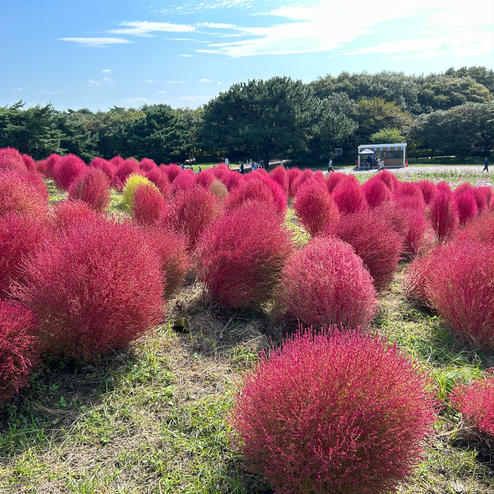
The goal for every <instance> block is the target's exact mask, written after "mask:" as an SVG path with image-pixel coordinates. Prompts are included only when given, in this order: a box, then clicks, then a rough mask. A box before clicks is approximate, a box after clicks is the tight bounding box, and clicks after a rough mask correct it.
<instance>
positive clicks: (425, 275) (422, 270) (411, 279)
mask: <svg viewBox="0 0 494 494" xmlns="http://www.w3.org/2000/svg"><path fill="white" fill-rule="evenodd" d="M439 249H440V247H438V248H436V249H434V250H433V251H432V252H430V253H429V254H427V255H425V256H422V257H416V258H415V259H414V260H413V261H412V262H411V263H410V264H408V266H407V268H406V271H405V276H404V277H403V292H404V294H405V297H406V298H407V299H408V300H410V301H411V302H413V303H415V304H416V305H419V306H422V307H430V306H431V303H430V301H429V299H428V298H427V283H428V280H429V276H430V272H431V269H433V267H434V260H435V258H436V255H438V252H439Z"/></svg>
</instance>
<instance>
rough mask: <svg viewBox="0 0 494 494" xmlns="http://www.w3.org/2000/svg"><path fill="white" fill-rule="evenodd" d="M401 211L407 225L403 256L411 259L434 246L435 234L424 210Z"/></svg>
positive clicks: (408, 209) (403, 209)
mask: <svg viewBox="0 0 494 494" xmlns="http://www.w3.org/2000/svg"><path fill="white" fill-rule="evenodd" d="M400 211H401V214H402V215H403V216H404V217H405V221H406V225H407V231H406V235H405V236H404V238H403V254H404V256H405V257H407V258H411V257H413V256H416V255H417V254H419V253H421V252H423V251H425V250H427V249H428V248H430V247H431V246H432V243H433V238H432V237H433V234H432V231H431V229H430V225H429V223H428V221H427V217H426V216H425V213H424V210H423V209H420V208H414V209H412V208H400Z"/></svg>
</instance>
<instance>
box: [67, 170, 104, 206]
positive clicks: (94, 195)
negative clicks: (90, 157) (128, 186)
mask: <svg viewBox="0 0 494 494" xmlns="http://www.w3.org/2000/svg"><path fill="white" fill-rule="evenodd" d="M69 199H71V200H79V201H82V202H85V203H86V204H87V205H88V206H89V207H91V208H92V209H94V210H95V211H97V212H98V213H102V212H104V211H106V209H107V208H108V205H109V204H110V179H109V178H108V176H107V175H106V174H105V172H104V171H102V170H99V169H98V168H88V169H87V170H86V172H85V173H84V174H82V175H81V176H80V177H79V178H78V179H77V180H75V181H74V182H72V185H71V186H70V187H69Z"/></svg>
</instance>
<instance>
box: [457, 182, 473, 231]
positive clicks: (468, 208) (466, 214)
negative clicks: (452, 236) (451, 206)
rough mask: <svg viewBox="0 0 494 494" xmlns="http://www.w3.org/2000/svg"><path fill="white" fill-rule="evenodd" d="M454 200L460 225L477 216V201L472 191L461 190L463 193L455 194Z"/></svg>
mask: <svg viewBox="0 0 494 494" xmlns="http://www.w3.org/2000/svg"><path fill="white" fill-rule="evenodd" d="M455 192H456V191H455ZM454 198H455V203H456V209H457V211H458V220H459V221H460V225H464V224H465V223H467V222H468V221H470V220H471V219H472V218H474V217H475V216H477V201H476V200H475V194H474V192H473V190H472V189H463V192H460V193H459V194H455V195H454Z"/></svg>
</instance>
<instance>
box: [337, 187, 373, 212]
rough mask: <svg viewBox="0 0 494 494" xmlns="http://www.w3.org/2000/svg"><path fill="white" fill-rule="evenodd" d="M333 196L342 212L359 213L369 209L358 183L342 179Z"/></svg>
mask: <svg viewBox="0 0 494 494" xmlns="http://www.w3.org/2000/svg"><path fill="white" fill-rule="evenodd" d="M332 197H333V200H334V202H335V203H336V205H337V206H338V209H339V211H340V213H342V214H349V213H358V212H359V211H365V210H366V209H367V207H368V206H367V201H366V199H365V195H364V193H363V192H362V189H361V188H360V186H359V184H358V183H355V182H354V181H353V180H348V179H345V180H342V181H341V182H340V183H339V184H338V185H337V186H336V187H335V188H334V190H333V193H332Z"/></svg>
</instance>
